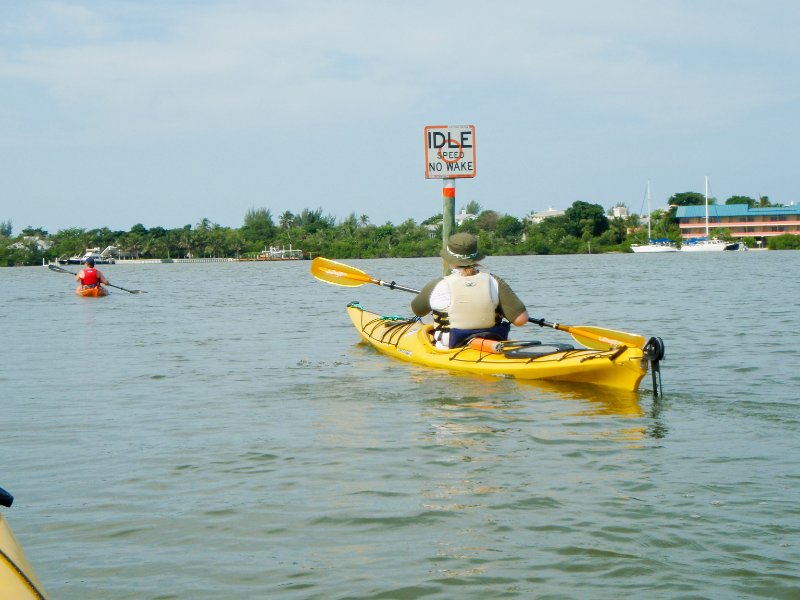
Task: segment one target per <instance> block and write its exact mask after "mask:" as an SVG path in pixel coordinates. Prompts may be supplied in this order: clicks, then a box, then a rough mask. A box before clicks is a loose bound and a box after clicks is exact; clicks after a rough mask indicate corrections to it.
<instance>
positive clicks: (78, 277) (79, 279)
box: [75, 269, 83, 283]
mask: <svg viewBox="0 0 800 600" xmlns="http://www.w3.org/2000/svg"><path fill="white" fill-rule="evenodd" d="M75 281H77V282H78V283H83V269H81V270H80V271H78V272H77V273H75Z"/></svg>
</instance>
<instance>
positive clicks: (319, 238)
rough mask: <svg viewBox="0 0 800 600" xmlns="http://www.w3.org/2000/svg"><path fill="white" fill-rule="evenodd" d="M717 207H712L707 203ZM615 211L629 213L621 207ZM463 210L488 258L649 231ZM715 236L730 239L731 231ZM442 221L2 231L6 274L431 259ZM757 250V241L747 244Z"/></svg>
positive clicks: (297, 220) (582, 206) (665, 213)
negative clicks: (90, 257) (107, 265)
mask: <svg viewBox="0 0 800 600" xmlns="http://www.w3.org/2000/svg"><path fill="white" fill-rule="evenodd" d="M709 202H710V203H714V202H715V200H714V199H709ZM704 203H705V196H704V195H702V194H698V193H695V192H684V193H679V194H675V195H673V196H672V197H670V199H669V201H668V205H669V208H668V209H657V210H655V211H653V212H652V213H651V214H650V215H648V216H649V218H650V224H651V231H652V237H662V238H669V239H672V240H674V241H676V242H679V241H680V231H679V228H678V224H677V219H676V218H675V212H676V210H677V207H678V206H689V205H702V204H704ZM744 203H746V204H748V205H749V206H772V204H770V203H769V199H768V198H766V197H762V198H760V199H759V200H755V199H752V198H748V197H747V196H732V197H731V198H729V199H728V200H727V201H726V204H744ZM618 206H621V207H624V205H622V204H620V205H618ZM464 210H465V211H466V213H467V214H469V215H471V217H470V218H467V219H465V220H463V221H462V222H461V224H460V225H459V226H458V231H467V232H470V233H473V234H475V235H477V236H478V238H479V243H480V247H481V249H482V250H483V251H484V252H486V253H487V254H489V255H520V254H578V253H602V252H630V246H631V244H634V243H643V242H646V237H647V227H646V225H644V224H645V223H646V221H643V219H642V217H641V216H640V215H637V214H635V213H631V214H628V215H626V216H614V210H613V209H611V210H609V211H605V210H604V209H603V207H602V206H600V205H599V204H592V203H589V202H584V201H580V200H579V201H576V202H574V203H573V204H572V206H570V207H569V208H567V209H566V210H565V211H564V214H563V215H559V216H552V217H548V218H546V219H544V220H542V221H540V222H538V223H535V222H532V221H531V220H529V219H526V218H523V219H520V218H517V217H515V216H512V215H508V214H503V213H500V212H498V211H495V210H490V209H487V210H484V209H483V208H482V207H481V206H480V205H479V204H478V203H477V202H475V201H472V202H469V203H468V204H467V205H466V207H464ZM714 234H715V235H717V236H718V237H721V238H723V239H730V232H728V231H725V230H717V231H715V232H714ZM441 236H442V215H441V214H437V215H432V216H431V217H429V218H427V219H425V220H424V221H422V222H420V223H416V222H415V221H414V220H413V219H408V220H406V221H404V222H402V223H400V224H399V225H394V224H392V223H390V222H387V223H384V224H383V225H375V224H373V223H371V222H370V219H369V217H368V216H367V215H365V214H362V215H356V214H355V213H351V214H350V215H348V216H347V217H345V218H343V219H337V218H336V217H334V216H332V215H326V214H324V213H323V210H322V208H318V209H309V208H304V209H303V210H302V211H301V212H299V213H297V214H295V213H292V212H291V211H284V212H282V213H280V214H279V215H278V216H277V217H274V216H273V214H272V211H271V210H270V209H268V208H251V209H249V210H248V211H247V212H246V214H245V215H244V222H243V224H242V226H241V227H239V228H231V227H223V226H221V225H218V224H216V223H212V222H210V221H209V220H208V219H205V218H204V219H201V220H200V221H199V222H198V223H197V224H195V225H194V226H193V225H185V226H184V227H180V228H176V229H165V228H163V227H151V228H149V229H148V228H147V227H145V226H144V225H142V224H141V223H139V224H136V225H134V226H133V227H131V228H130V230H129V231H112V230H111V229H109V228H107V227H103V228H100V229H88V230H87V229H82V228H77V227H74V228H68V229H63V230H60V231H58V232H56V233H53V234H51V233H49V232H47V231H45V230H43V229H42V228H41V227H31V226H28V227H25V228H24V229H22V230H21V231H20V232H19V233H18V234H17V235H14V232H13V225H12V223H11V222H10V221H4V222H0V265H2V266H15V265H37V264H42V263H43V262H49V261H55V260H58V259H60V258H66V257H70V256H76V255H77V256H80V255H82V254H83V252H84V251H85V250H86V249H87V248H95V247H98V248H100V249H101V250H102V249H104V248H106V247H108V246H114V247H115V248H117V249H118V250H119V251H120V252H121V253H123V254H124V255H126V256H131V257H135V258H186V257H195V258H197V257H245V256H248V255H253V254H255V253H258V252H259V251H261V250H263V249H266V248H269V247H272V246H275V247H286V248H288V247H289V246H291V247H292V248H295V249H300V250H302V251H303V252H304V253H305V254H306V255H310V256H316V255H321V256H326V257H329V258H340V259H347V258H387V257H421V256H435V255H437V254H438V252H439V249H440V248H441ZM744 241H745V243H748V244H749V245H755V240H744ZM769 247H770V248H775V249H779V248H781V249H782V248H800V236H791V235H788V236H778V237H775V238H771V239H770V240H769Z"/></svg>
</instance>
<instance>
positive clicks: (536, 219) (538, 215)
mask: <svg viewBox="0 0 800 600" xmlns="http://www.w3.org/2000/svg"><path fill="white" fill-rule="evenodd" d="M563 214H564V211H563V210H556V209H555V208H552V207H551V208H548V209H547V210H543V211H541V212H532V213H531V214H529V215H528V216H527V217H525V220H526V221H530V222H531V223H541V222H542V221H544V220H545V219H546V218H548V217H560V216H561V215H563Z"/></svg>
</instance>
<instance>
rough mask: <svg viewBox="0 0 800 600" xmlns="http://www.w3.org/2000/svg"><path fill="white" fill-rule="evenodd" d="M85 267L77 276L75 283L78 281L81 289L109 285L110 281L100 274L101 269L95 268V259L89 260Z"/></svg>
mask: <svg viewBox="0 0 800 600" xmlns="http://www.w3.org/2000/svg"><path fill="white" fill-rule="evenodd" d="M84 264H85V266H84V267H83V268H82V269H81V270H80V271H78V272H77V273H76V274H75V281H77V282H78V283H79V284H80V285H79V289H80V288H84V289H85V288H93V287H96V286H98V285H100V284H101V283H104V284H105V285H108V279H106V277H105V275H103V274H102V273H101V272H100V269H95V268H94V259H93V258H87V259H86V263H84Z"/></svg>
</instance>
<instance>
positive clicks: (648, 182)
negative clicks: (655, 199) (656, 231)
mask: <svg viewBox="0 0 800 600" xmlns="http://www.w3.org/2000/svg"><path fill="white" fill-rule="evenodd" d="M651 218H652V213H651V209H650V181H649V180H648V181H647V242H648V243H650V240H651V239H653V236H652V234H651V233H650V219H651Z"/></svg>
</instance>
